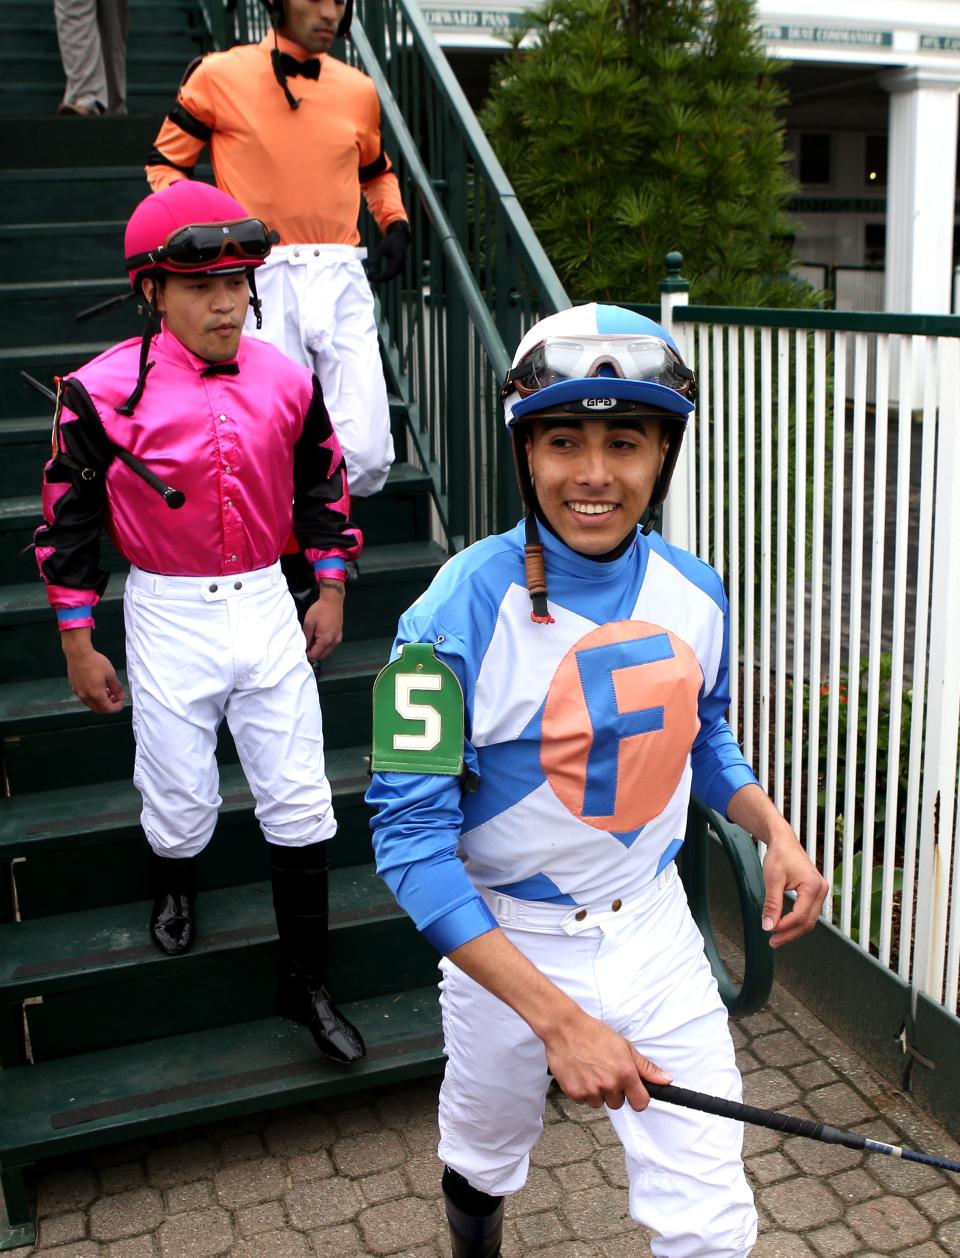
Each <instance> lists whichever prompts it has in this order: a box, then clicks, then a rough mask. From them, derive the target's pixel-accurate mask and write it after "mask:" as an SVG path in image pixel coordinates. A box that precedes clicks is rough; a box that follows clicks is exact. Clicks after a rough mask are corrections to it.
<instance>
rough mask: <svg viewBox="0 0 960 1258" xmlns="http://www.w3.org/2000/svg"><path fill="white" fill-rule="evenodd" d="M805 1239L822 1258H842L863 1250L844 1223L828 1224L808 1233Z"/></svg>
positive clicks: (859, 1241) (861, 1243)
mask: <svg viewBox="0 0 960 1258" xmlns="http://www.w3.org/2000/svg"><path fill="white" fill-rule="evenodd" d="M807 1239H808V1240H809V1242H810V1244H811V1245H812V1246H813V1248H814V1249H815V1250H816V1251H817V1253H818V1254H823V1258H844V1255H846V1254H855V1253H857V1252H858V1251H859V1250H862V1249H863V1242H862V1241H861V1240H860V1239H859V1237H857V1236H855V1235H854V1234H853V1232H851V1231H850V1229H849V1228H848V1227H847V1225H846V1224H845V1223H830V1224H828V1226H827V1227H821V1228H818V1229H817V1230H816V1231H815V1232H810V1233H808V1236H807Z"/></svg>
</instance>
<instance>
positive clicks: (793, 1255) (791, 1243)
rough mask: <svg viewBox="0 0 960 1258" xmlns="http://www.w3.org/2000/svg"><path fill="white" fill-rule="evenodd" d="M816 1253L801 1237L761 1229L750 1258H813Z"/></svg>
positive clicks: (789, 1233)
mask: <svg viewBox="0 0 960 1258" xmlns="http://www.w3.org/2000/svg"><path fill="white" fill-rule="evenodd" d="M815 1252H816V1251H815V1250H813V1249H811V1248H810V1246H809V1245H808V1244H807V1243H806V1241H805V1240H803V1238H802V1237H800V1236H794V1235H793V1234H792V1233H791V1232H775V1231H769V1232H768V1231H765V1230H764V1229H762V1228H761V1231H760V1236H759V1239H758V1240H757V1243H756V1245H754V1247H753V1249H752V1250H751V1251H750V1258H811V1256H812V1255H813V1254H814V1253H815Z"/></svg>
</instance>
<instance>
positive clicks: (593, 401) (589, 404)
mask: <svg viewBox="0 0 960 1258" xmlns="http://www.w3.org/2000/svg"><path fill="white" fill-rule="evenodd" d="M581 401H582V402H583V405H584V406H585V407H586V409H587V410H588V411H608V410H610V408H611V407H612V406H616V404H617V399H616V398H615V397H585V398H582V399H581Z"/></svg>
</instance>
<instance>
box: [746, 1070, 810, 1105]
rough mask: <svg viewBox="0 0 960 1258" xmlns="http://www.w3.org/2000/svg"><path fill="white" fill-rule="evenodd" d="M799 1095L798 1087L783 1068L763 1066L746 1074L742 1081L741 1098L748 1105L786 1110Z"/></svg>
mask: <svg viewBox="0 0 960 1258" xmlns="http://www.w3.org/2000/svg"><path fill="white" fill-rule="evenodd" d="M799 1095H800V1089H799V1088H798V1087H797V1085H796V1084H795V1083H794V1082H793V1080H792V1079H791V1078H790V1076H789V1075H788V1074H787V1073H786V1071H784V1070H773V1069H772V1068H770V1067H765V1068H764V1069H763V1070H755V1071H754V1072H753V1074H751V1075H747V1077H746V1078H745V1079H744V1081H743V1099H744V1100H745V1101H746V1103H747V1104H748V1105H759V1106H761V1107H763V1108H765V1109H777V1110H786V1109H787V1108H788V1106H790V1105H792V1104H793V1102H794V1101H795V1100H796V1099H797V1098H798V1097H799ZM791 1112H792V1111H791Z"/></svg>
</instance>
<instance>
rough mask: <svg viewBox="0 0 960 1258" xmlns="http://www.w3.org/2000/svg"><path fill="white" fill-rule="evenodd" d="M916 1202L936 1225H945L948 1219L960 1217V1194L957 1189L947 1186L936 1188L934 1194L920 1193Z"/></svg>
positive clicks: (915, 1198)
mask: <svg viewBox="0 0 960 1258" xmlns="http://www.w3.org/2000/svg"><path fill="white" fill-rule="evenodd" d="M914 1201H915V1203H916V1204H917V1206H918V1207H919V1209H921V1210H922V1211H923V1213H924V1214H925V1215H926V1216H927V1218H928V1219H932V1220H933V1222H934V1223H945V1222H946V1220H947V1219H955V1218H956V1217H957V1216H958V1215H960V1193H958V1192H957V1190H956V1189H955V1188H952V1187H949V1186H947V1185H945V1186H944V1187H943V1188H934V1190H933V1191H932V1192H923V1193H920V1195H919V1196H918V1197H914Z"/></svg>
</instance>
